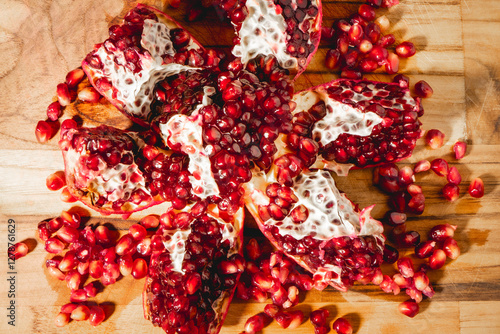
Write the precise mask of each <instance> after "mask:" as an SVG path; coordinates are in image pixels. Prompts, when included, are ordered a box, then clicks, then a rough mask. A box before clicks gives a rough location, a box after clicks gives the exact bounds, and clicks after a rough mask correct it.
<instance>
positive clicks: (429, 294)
mask: <svg viewBox="0 0 500 334" xmlns="http://www.w3.org/2000/svg"><path fill="white" fill-rule="evenodd" d="M422 293H423V294H424V295H426V296H427V297H429V298H432V297H434V294H435V293H436V292H435V291H434V289H433V288H432V286H430V285H429V286H428V287H427V288H425V289H424V290H423V291H422Z"/></svg>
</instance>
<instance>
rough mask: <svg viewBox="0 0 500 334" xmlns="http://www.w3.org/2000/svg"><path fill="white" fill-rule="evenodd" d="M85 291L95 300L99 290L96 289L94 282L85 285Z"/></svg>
mask: <svg viewBox="0 0 500 334" xmlns="http://www.w3.org/2000/svg"><path fill="white" fill-rule="evenodd" d="M83 290H85V293H86V294H87V297H89V298H93V297H95V296H96V295H97V288H96V287H95V285H94V283H93V282H90V283H89V284H87V285H85V286H84V287H83Z"/></svg>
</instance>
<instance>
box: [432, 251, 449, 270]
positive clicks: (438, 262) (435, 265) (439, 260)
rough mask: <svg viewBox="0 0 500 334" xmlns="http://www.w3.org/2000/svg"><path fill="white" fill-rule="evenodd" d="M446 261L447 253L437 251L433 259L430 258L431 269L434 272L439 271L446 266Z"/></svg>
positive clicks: (433, 253)
mask: <svg viewBox="0 0 500 334" xmlns="http://www.w3.org/2000/svg"><path fill="white" fill-rule="evenodd" d="M445 261H446V253H445V252H444V251H443V250H442V249H439V248H438V249H435V250H434V252H432V255H431V257H429V267H431V269H433V270H437V269H439V268H441V267H442V266H444V263H445Z"/></svg>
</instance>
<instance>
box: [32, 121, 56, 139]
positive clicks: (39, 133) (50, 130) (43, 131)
mask: <svg viewBox="0 0 500 334" xmlns="http://www.w3.org/2000/svg"><path fill="white" fill-rule="evenodd" d="M58 126H59V123H57V122H51V121H38V123H37V125H36V129H35V136H36V139H37V140H38V142H39V143H46V142H48V141H49V140H50V139H51V138H52V137H54V135H55V134H56V132H57V128H58Z"/></svg>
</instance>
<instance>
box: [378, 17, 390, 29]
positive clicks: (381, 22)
mask: <svg viewBox="0 0 500 334" xmlns="http://www.w3.org/2000/svg"><path fill="white" fill-rule="evenodd" d="M375 23H376V24H377V25H378V26H379V27H380V31H381V32H385V31H387V29H389V27H390V26H391V23H390V22H389V19H388V18H387V16H385V15H382V16H379V17H378V18H377V19H376V20H375Z"/></svg>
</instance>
